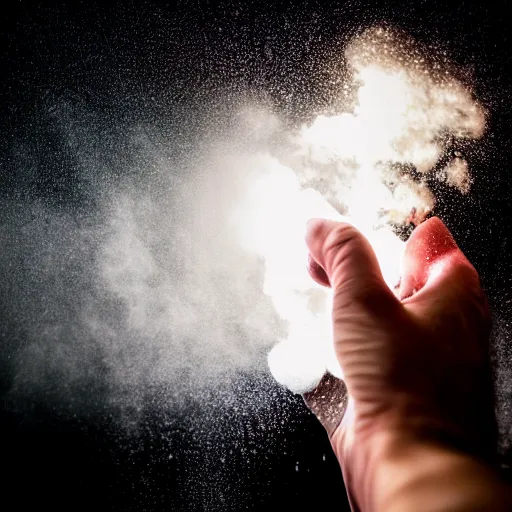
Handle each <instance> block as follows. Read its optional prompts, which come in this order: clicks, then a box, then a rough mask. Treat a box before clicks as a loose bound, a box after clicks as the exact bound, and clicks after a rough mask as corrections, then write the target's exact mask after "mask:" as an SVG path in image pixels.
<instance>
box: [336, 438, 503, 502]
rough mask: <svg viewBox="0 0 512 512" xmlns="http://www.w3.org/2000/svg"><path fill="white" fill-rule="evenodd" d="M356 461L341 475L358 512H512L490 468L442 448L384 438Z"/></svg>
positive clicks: (496, 475) (499, 481) (367, 449)
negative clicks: (508, 511)
mask: <svg viewBox="0 0 512 512" xmlns="http://www.w3.org/2000/svg"><path fill="white" fill-rule="evenodd" d="M361 448H362V447H361ZM357 449H358V447H355V450H357ZM365 450H366V453H364V451H365ZM360 455H362V456H361V457H358V458H356V459H355V460H354V461H353V462H354V464H353V465H352V468H351V471H350V472H349V471H346V470H345V469H344V475H345V479H346V483H347V489H348V492H349V495H350V497H351V501H352V502H353V503H354V504H357V506H359V507H360V510H361V511H362V512H370V511H371V512H410V511H413V512H423V511H425V512H427V511H428V512H448V511H449V512H459V511H461V512H462V511H464V512H466V511H493V512H501V511H507V510H512V501H511V496H510V491H509V489H508V488H507V487H506V486H505V484H504V483H502V482H501V480H500V478H499V476H498V474H497V473H496V472H495V471H494V469H493V468H491V467H490V466H488V465H487V464H485V463H482V462H480V461H478V460H477V459H475V458H473V457H471V456H469V455H466V454H463V453H459V452H456V451H454V450H450V449H449V448H447V447H444V446H442V445H435V444H426V443H416V442H415V443H410V442H404V441H403V440H400V439H397V440H390V439H389V438H386V436H382V437H381V438H379V439H378V440H376V441H374V442H373V443H372V445H371V450H370V447H365V448H363V449H362V450H361V452H360ZM342 465H343V460H342Z"/></svg>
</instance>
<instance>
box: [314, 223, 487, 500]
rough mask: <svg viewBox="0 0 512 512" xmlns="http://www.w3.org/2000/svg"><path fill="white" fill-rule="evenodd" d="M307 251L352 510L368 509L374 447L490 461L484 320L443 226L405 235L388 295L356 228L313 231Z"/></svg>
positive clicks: (477, 293) (471, 272)
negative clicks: (325, 313) (336, 375)
mask: <svg viewBox="0 0 512 512" xmlns="http://www.w3.org/2000/svg"><path fill="white" fill-rule="evenodd" d="M306 242H307V245H308V247H309V251H310V256H311V258H310V263H309V271H310V274H311V276H312V277H313V278H314V279H315V280H316V281H317V282H319V283H320V284H324V285H327V286H331V287H332V288H333V327H334V345H335V350H336V355H337V357H338V360H339V362H340V365H341V368H342V370H343V373H344V379H345V384H346V386H347V389H348V394H349V405H348V409H347V412H346V413H345V416H344V418H343V420H342V422H341V423H340V424H339V426H338V427H337V428H336V429H333V431H332V432H331V435H330V439H331V443H332V446H333V449H334V452H335V453H336V455H337V457H338V459H339V460H340V463H341V465H342V469H343V473H344V478H345V483H346V485H347V490H348V492H349V495H351V498H352V499H353V500H354V499H355V501H356V502H358V503H359V504H361V503H364V502H365V500H366V499H367V498H366V497H365V496H364V494H365V489H368V485H370V484H369V481H370V480H371V479H372V462H371V461H372V457H374V456H375V454H376V452H377V451H379V450H380V449H382V446H381V445H382V439H386V440H387V441H386V443H388V444H389V443H391V444H393V443H394V442H396V441H397V440H399V441H400V442H411V443H436V444H442V445H445V446H449V447H450V448H453V449H455V450H458V451H460V452H463V453H467V454H469V455H471V456H472V457H477V458H479V459H483V460H487V461H489V460H491V459H492V457H493V454H494V450H495V439H496V438H495V435H496V428H495V419H494V404H493V393H492V380H491V376H490V371H489V362H488V335H489V330H490V315H489V310H488V306H487V301H486V299H485V296H484V293H483V292H482V289H481V287H480V282H479V277H478V274H477V272H476V270H475V269H474V267H473V266H472V265H471V263H470V262H469V261H468V260H467V258H466V257H465V256H464V255H463V253H462V252H461V251H460V249H459V248H458V247H457V245H456V243H455V241H454V240H453V238H452V236H451V235H450V233H449V231H448V229H447V228H446V227H445V225H444V224H443V223H442V222H441V221H440V220H439V219H438V218H432V219H429V220H427V221H426V222H424V223H423V224H421V225H420V226H419V227H418V228H417V229H416V230H415V231H414V232H413V234H412V236H411V238H410V239H409V241H408V242H407V244H406V248H405V254H404V258H403V271H402V278H401V283H400V286H399V288H398V289H397V290H396V291H395V292H393V291H391V290H390V288H389V287H388V286H387V285H386V284H385V283H384V281H383V279H382V275H381V272H380V269H379V265H378V263H377V259H376V257H375V254H374V252H373V250H372V248H371V246H370V244H369V242H368V241H367V240H366V239H365V238H364V237H363V235H362V234H361V233H359V232H358V231H357V230H356V229H355V228H354V227H352V226H350V225H348V224H343V223H337V222H332V221H324V220H318V219H314V220H312V221H310V222H309V224H308V233H307V237H306Z"/></svg>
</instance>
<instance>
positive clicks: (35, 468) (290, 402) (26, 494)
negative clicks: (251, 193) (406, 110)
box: [0, 0, 512, 511]
mask: <svg viewBox="0 0 512 512" xmlns="http://www.w3.org/2000/svg"><path fill="white" fill-rule="evenodd" d="M507 4H508V2H505V1H503V2H484V3H479V5H472V4H471V3H470V2H433V1H417V2H405V1H404V2H383V1H372V2H363V1H342V0H340V1H338V2H326V3H323V2H308V1H303V2H265V1H257V2H256V1H255V2H249V1H240V2H217V1H203V0H197V1H195V2H176V3H156V2H119V3H111V2H85V1H84V2H47V3H44V2H25V1H21V2H10V3H7V6H8V7H7V6H6V7H4V12H3V13H2V15H1V16H2V19H1V24H2V30H1V39H0V41H1V42H0V45H1V46H0V48H1V64H0V66H1V67H0V70H1V71H0V73H1V75H0V77H1V78H0V87H1V89H0V94H1V96H0V97H1V102H0V108H1V110H0V126H1V129H0V133H1V138H0V198H1V200H2V201H9V202H13V201H14V202H16V201H43V202H49V203H51V204H52V205H57V206H59V207H61V208H63V209H68V210H72V211H76V212H78V213H77V215H80V212H83V211H85V210H87V209H88V208H93V207H94V201H95V198H94V197H93V196H91V195H90V194H89V195H88V192H87V189H84V188H81V187H80V179H81V178H80V176H79V174H78V171H76V166H74V163H73V154H72V151H68V150H67V149H66V148H65V147H64V143H63V142H62V140H61V136H60V134H59V132H58V130H56V129H55V127H54V126H53V125H52V117H51V116H47V115H46V116H42V115H41V112H43V111H44V112H46V113H48V111H50V112H51V109H52V106H53V105H56V104H58V103H59V101H60V100H62V98H64V99H66V100H69V101H71V102H75V103H76V102H78V103H79V104H83V105H86V106H88V107H90V108H93V109H95V110H96V111H100V112H101V113H102V116H103V117H102V118H101V119H102V120H101V123H102V124H103V126H104V130H103V132H102V133H110V132H109V126H114V127H119V126H121V127H122V126H130V125H133V124H137V123H145V124H151V125H153V126H157V127H158V132H159V133H160V134H161V139H162V140H164V139H166V138H172V140H173V147H174V148H177V149H175V151H177V152H179V151H186V150H187V147H188V146H187V145H188V144H189V143H190V142H189V141H190V140H191V133H194V132H195V131H197V130H201V129H202V128H201V126H200V124H201V123H200V122H196V121H195V120H197V119H199V118H201V116H202V113H203V112H205V111H207V110H208V109H213V108H221V107H220V106H221V105H223V106H225V105H226V104H227V105H229V103H230V101H231V99H232V101H233V102H234V101H235V99H236V97H237V96H238V95H240V94H251V95H253V96H254V97H259V96H260V95H261V96H262V97H263V96H264V97H265V100H266V101H267V102H270V103H271V104H272V105H273V106H274V108H275V109H276V111H277V112H279V114H280V115H281V116H283V118H284V119H285V120H286V122H287V123H289V125H290V126H296V125H298V124H299V123H302V122H306V121H307V120H308V119H311V118H312V117H313V116H314V115H317V114H318V113H320V112H326V111H329V109H330V108H331V106H332V105H333V103H334V102H335V97H336V89H335V87H333V85H332V83H331V84H329V83H327V80H326V74H325V72H324V71H323V68H322V65H321V63H322V62H324V61H325V60H327V59H330V58H332V57H333V55H336V53H337V52H341V49H342V47H343V44H344V42H345V41H347V40H348V39H349V38H350V37H351V36H353V35H354V34H356V33H358V32H359V31H361V30H362V29H363V28H365V27H370V26H372V25H374V24H378V23H381V24H382V23H385V24H389V25H390V26H393V27H397V28H400V29H403V30H405V31H406V32H408V33H409V34H410V35H412V36H413V37H414V38H415V39H417V40H418V41H420V42H422V43H425V44H426V45H429V46H432V47H433V48H434V49H433V51H436V52H446V55H447V56H448V58H449V59H451V60H452V61H453V62H454V63H455V64H456V65H457V66H459V67H460V68H462V69H464V70H466V71H467V72H470V73H471V74H472V76H473V82H474V90H475V93H476V95H477V97H478V98H479V99H480V101H481V102H482V103H483V104H484V105H485V107H486V108H487V109H488V110H489V112H490V120H489V127H488V130H487V135H486V136H485V138H484V141H483V143H482V144H480V145H479V147H478V150H477V151H476V150H475V151H474V153H472V154H469V155H468V159H469V161H470V164H471V167H472V169H473V174H474V177H475V184H474V191H473V193H472V195H471V196H470V197H469V198H461V197H459V196H457V195H455V194H451V193H449V191H446V190H440V191H439V194H440V197H441V198H442V200H441V201H440V203H439V205H438V209H437V213H438V214H439V215H440V216H441V217H442V218H443V220H444V221H445V222H446V223H447V224H448V226H449V227H450V229H452V230H453V232H454V234H455V237H456V239H457V241H458V242H459V244H460V245H461V246H462V248H463V250H464V251H465V252H466V254H467V255H468V256H469V258H470V259H471V261H472V262H473V263H474V264H475V266H476V267H477V269H478V270H479V271H480V274H481V277H482V280H483V283H484V286H485V288H486V290H487V292H488V295H489V298H490V302H491V305H492V307H493V311H494V314H495V332H494V334H493V355H494V361H495V363H496V383H497V397H498V401H497V406H498V407H497V410H498V417H499V421H500V432H501V441H500V453H501V454H502V455H503V466H504V468H505V469H506V466H507V465H508V462H509V461H510V456H511V455H512V453H510V450H511V448H510V439H509V433H510V426H511V417H510V416H511V409H510V405H509V404H510V399H511V393H512V380H511V378H512V376H511V375H510V372H509V370H508V367H509V363H510V359H511V355H510V350H509V348H508V338H509V336H510V331H511V329H512V324H510V325H511V326H509V323H510V322H512V313H511V311H510V307H509V301H510V300H512V296H511V295H512V294H511V292H510V284H511V279H510V277H509V276H510V269H511V268H512V267H511V262H512V259H511V255H512V246H511V243H512V242H511V240H510V238H509V232H510V229H511V227H512V224H511V221H512V218H511V216H510V213H509V206H510V202H511V200H512V199H511V198H512V182H511V178H510V171H509V169H510V160H511V151H510V147H511V144H510V142H511V141H510V136H511V130H510V125H511V122H512V117H511V107H510V105H511V102H510V98H511V97H512V95H511V93H512V88H511V80H510V76H511V72H512V61H511V58H510V53H509V51H508V44H509V41H508V34H509V24H508V21H507V19H508V18H507V12H508V9H509V8H510V6H507ZM108 143H109V144H115V143H116V139H115V137H114V136H112V139H109V141H108ZM155 143H157V142H155ZM27 146H28V147H31V148H33V147H37V148H38V150H37V151H36V154H37V155H38V159H39V160H38V162H37V165H36V166H33V168H32V171H30V172H28V171H27V170H26V168H27V160H26V154H25V152H24V149H23V148H24V147H27ZM34 169H35V170H34ZM112 169H113V171H112V174H111V175H109V178H108V179H109V180H110V181H109V182H114V183H115V180H116V177H117V176H118V175H122V174H123V172H125V171H124V169H123V162H112ZM8 222H9V219H8V218H7V216H5V215H2V217H0V224H2V226H3V229H2V232H1V234H2V236H1V238H0V251H3V252H4V253H5V254H7V252H9V257H5V258H3V259H2V261H3V262H4V265H5V264H6V263H5V262H8V263H9V265H12V267H9V268H6V267H4V268H3V269H2V271H1V272H2V274H0V275H1V276H2V282H3V285H2V288H1V296H0V300H1V301H2V302H1V307H2V311H3V312H4V313H2V315H3V317H4V320H3V321H2V326H1V327H0V334H1V336H2V337H1V338H0V340H1V343H2V348H1V350H0V356H1V361H0V370H1V372H2V375H1V377H0V383H1V388H0V389H1V393H2V404H3V406H2V412H1V427H0V428H1V429H2V436H1V440H0V460H1V464H2V466H3V468H4V475H5V474H7V476H4V477H2V479H1V480H0V482H1V485H2V497H3V498H4V506H3V508H4V509H5V510H11V509H14V508H16V509H20V508H22V507H23V504H24V503H27V502H30V501H32V500H33V501H34V502H36V503H37V504H38V506H43V505H49V506H50V507H51V509H53V510H61V509H62V510H64V509H68V508H78V509H81V508H86V507H91V506H94V507H95V508H96V509H98V510H103V509H105V510H163V509H169V510H212V511H214V510H265V509H268V508H269V507H273V506H275V503H276V502H277V500H281V501H282V503H283V504H284V506H286V508H287V509H295V510H307V509H309V508H312V507H314V508H315V509H320V508H322V507H326V506H330V505H333V506H337V507H338V509H339V508H340V507H343V506H345V507H346V504H345V498H344V495H343V494H344V493H343V489H342V487H341V486H342V483H341V475H340V472H339V469H338V467H337V463H336V461H335V460H334V458H333V456H332V454H331V453H330V451H329V445H328V442H327V440H326V438H325V434H324V432H323V431H322V429H321V428H320V426H319V425H318V424H317V422H316V420H315V419H314V418H313V417H312V416H311V415H310V414H309V413H308V412H307V411H306V410H305V407H304V406H303V404H302V402H301V400H300V398H298V397H294V396H291V395H290V394H289V393H287V392H285V391H284V390H282V389H281V388H279V387H278V386H277V385H276V384H274V383H273V381H272V379H271V378H270V377H269V376H268V375H265V374H262V375H256V376H255V375H252V374H251V375H243V374H241V375H239V378H238V379H237V380H236V381H235V382H233V383H232V386H233V389H234V390H235V392H234V397H235V398H234V399H233V402H232V403H231V404H228V405H226V404H223V405H222V406H221V409H220V412H219V414H217V415H215V421H214V422H210V420H203V421H202V423H201V428H200V429H199V430H194V429H190V428H189V426H190V418H191V417H193V416H194V415H200V412H198V411H196V410H195V409H194V407H197V406H196V405H193V403H191V405H190V406H189V407H188V408H187V407H185V408H183V409H182V412H181V414H182V418H181V420H180V419H179V418H178V420H176V419H175V421H173V422H172V424H171V426H168V425H169V424H168V423H166V421H165V417H166V412H165V411H162V410H161V407H160V405H159V406H156V405H155V406H153V405H152V403H148V404H147V406H146V407H145V409H144V411H143V412H142V415H141V419H140V421H139V424H138V426H137V427H136V428H135V429H131V430H129V431H127V430H125V429H122V428H120V427H118V426H117V424H116V423H115V421H113V420H112V419H111V418H110V416H109V414H108V411H107V412H103V413H102V412H101V411H94V413H93V414H88V415H77V413H76V411H75V410H73V409H72V408H71V409H70V408H59V407H58V406H55V405H51V406H49V405H48V403H53V402H51V401H48V400H47V399H46V397H45V394H44V392H43V393H42V394H40V395H34V396H29V397H28V398H27V397H25V398H24V399H23V400H21V399H19V400H18V401H16V400H15V401H13V399H12V395H11V394H10V390H11V387H12V379H13V372H14V370H13V367H12V364H11V361H12V357H13V355H14V354H15V353H16V351H17V350H19V347H21V346H23V343H24V338H23V336H24V335H23V322H26V321H30V320H27V319H26V318H24V319H23V322H22V321H21V320H20V319H19V318H18V317H17V316H16V314H15V313H13V312H15V311H16V310H17V308H19V307H22V306H19V304H17V303H15V302H13V301H12V290H11V289H10V288H9V286H18V287H22V288H23V287H24V286H26V287H27V290H28V288H29V287H30V283H25V282H24V281H22V280H18V281H15V285H10V284H9V283H10V282H11V281H9V279H8V274H9V273H11V272H15V270H13V269H15V268H19V267H20V266H23V265H24V261H23V246H20V250H19V251H13V250H11V249H12V247H13V246H16V244H17V243H18V242H17V238H16V236H15V235H14V234H13V232H12V230H9V229H7V228H6V226H7V224H8ZM8 249H9V250H8ZM17 266H18V267H17ZM6 283H7V284H6ZM49 286H50V287H51V284H50V285H49ZM34 321H35V320H34ZM154 393H155V394H158V393H164V394H165V390H154ZM253 395H257V396H258V397H259V400H258V406H257V407H256V406H253V405H251V404H250V403H249V401H248V400H246V398H247V397H248V396H253ZM207 402H208V400H206V401H203V404H204V403H207ZM211 404H212V407H213V406H214V404H216V400H215V397H212V398H211ZM235 405H236V406H237V407H238V409H237V408H235ZM240 410H245V415H241V414H240V412H234V411H240ZM268 418H272V421H271V422H267V419H268ZM271 425H280V428H271ZM199 431H200V432H201V433H200V434H198V432H199ZM220 445H222V446H225V445H227V446H232V447H233V450H232V453H231V454H230V456H229V458H228V460H227V461H224V460H223V461H221V456H220V455H219V454H218V453H219V451H218V449H217V448H216V446H220ZM171 446H172V449H171V448H170V447H171ZM221 465H224V466H228V467H227V468H225V469H223V470H220V469H219V467H220V466H221ZM9 499H11V500H13V501H11V504H10V505H9V504H8V503H9Z"/></svg>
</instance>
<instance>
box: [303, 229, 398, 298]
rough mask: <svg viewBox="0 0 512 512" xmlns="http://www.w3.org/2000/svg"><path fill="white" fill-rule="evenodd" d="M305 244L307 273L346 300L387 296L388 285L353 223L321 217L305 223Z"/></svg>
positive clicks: (389, 292)
mask: <svg viewBox="0 0 512 512" xmlns="http://www.w3.org/2000/svg"><path fill="white" fill-rule="evenodd" d="M306 244H307V246H308V248H309V252H310V258H309V264H308V267H309V272H310V274H311V276H312V277H313V279H315V281H317V282H318V283H320V284H324V285H330V286H331V287H332V288H333V289H335V290H336V291H337V292H342V291H343V292H344V293H346V294H347V295H346V299H347V300H348V301H349V302H353V301H355V302H358V299H363V300H364V299H367V298H368V297H373V296H374V294H375V292H377V294H378V295H379V296H385V295H386V294H387V295H389V297H390V300H396V299H395V297H394V295H393V293H392V292H391V290H390V289H389V288H388V286H387V285H386V283H385V282H384V279H383V277H382V273H381V270H380V267H379V263H378V261H377V257H376V256H375V253H374V251H373V249H372V247H371V245H370V243H369V242H368V240H367V239H366V238H365V237H364V236H363V234H362V233H360V232H359V231H358V230H357V229H356V228H355V227H354V226H352V225H350V224H347V223H344V222H335V221H330V220H324V219H311V220H309V221H308V223H307V230H306Z"/></svg>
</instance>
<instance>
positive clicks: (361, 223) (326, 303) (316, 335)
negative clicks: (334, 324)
mask: <svg viewBox="0 0 512 512" xmlns="http://www.w3.org/2000/svg"><path fill="white" fill-rule="evenodd" d="M346 59H347V62H348V68H349V76H347V82H346V83H347V87H348V88H349V89H354V90H355V91H356V94H355V98H353V99H352V101H351V102H350V101H348V102H347V111H346V112H342V113H340V114H336V115H331V116H320V117H318V118H317V119H316V120H314V121H313V123H312V124H311V125H310V126H306V127H304V128H303V129H302V130H301V131H300V133H299V134H297V135H295V136H294V137H293V143H294V151H293V152H292V158H290V157H289V156H288V159H287V162H286V164H285V163H283V162H282V160H280V159H278V158H275V157H271V156H270V155H267V156H266V157H264V156H262V157H261V161H260V162H258V163H256V166H257V168H258V172H257V174H258V177H255V178H254V182H250V186H249V187H248V191H247V197H245V198H244V199H243V200H242V201H241V203H240V211H239V212H238V213H237V219H238V220H239V223H240V227H241V239H242V242H243V244H244V246H246V247H248V248H249V249H251V250H253V251H255V252H256V253H258V254H260V255H261V256H262V257H263V258H264V260H265V282H264V292H265V293H266V294H267V295H269V296H270V297H271V298H272V300H273V303H274V306H275V308H276V311H277V312H278V314H279V315H280V316H281V317H282V318H283V319H285V320H287V322H288V336H287V337H286V338H285V339H283V340H282V341H281V342H280V344H279V345H277V346H276V347H275V348H274V349H273V350H272V352H271V353H270V355H269V364H270V368H271V370H272V373H273V375H274V376H275V378H276V379H277V380H278V381H279V382H281V383H282V384H285V385H286V386H287V387H289V388H290V389H291V390H292V391H295V392H305V391H308V390H311V389H312V388H313V387H315V386H316V384H318V382H319V380H320V379H321V377H322V375H323V374H324V372H325V371H326V370H328V371H329V372H331V373H332V374H334V375H336V376H338V377H340V378H342V377H343V375H342V373H341V369H340V368H339V365H338V363H337V360H336V357H335V355H334V353H333V350H332V339H331V334H330V329H331V327H330V320H329V316H330V293H329V291H326V290H325V289H322V288H321V287H320V286H318V285H316V284H314V283H312V281H311V279H310V278H309V276H308V275H307V273H306V269H305V262H306V258H307V252H306V248H305V246H304V241H303V238H304V236H303V233H304V225H305V221H306V220H307V219H308V218H311V217H327V218H332V219H336V218H338V219H341V216H340V213H343V214H345V215H346V216H347V220H348V221H349V222H351V223H353V224H355V225H356V226H357V227H358V228H359V229H361V231H362V232H363V233H365V234H366V236H367V237H368V238H369V240H370V242H371V243H372V245H373V246H374V248H375V250H376V254H377V257H378V259H379V262H380V265H381V268H382V271H383V275H384V278H385V280H386V282H387V283H388V284H389V285H390V286H391V287H393V286H395V285H396V284H397V283H398V280H399V276H400V258H401V253H402V248H403V244H402V242H401V241H400V239H399V238H398V237H397V236H396V235H395V234H394V232H393V231H392V229H391V226H395V228H396V227H404V226H406V225H407V224H410V223H419V222H421V220H422V219H424V218H425V216H426V215H428V214H429V213H430V212H431V211H432V210H433V208H434V204H435V198H434V194H433V193H432V192H431V190H430V189H429V186H428V179H431V180H436V179H437V180H441V181H444V182H446V183H448V184H449V185H451V186H453V187H456V188H458V189H459V191H460V192H461V193H467V192H468V191H469V188H470V184H471V178H470V176H469V174H468V173H469V170H468V165H467V162H466V161H465V160H464V158H463V157H462V156H460V155H459V153H458V152H455V148H456V143H457V141H459V140H461V139H466V140H471V139H478V138H479V137H481V136H482V134H483V131H484V128H485V113H484V111H483V109H482V108H481V107H480V106H479V105H478V103H477V102H476V100H475V99H474V98H473V96H472V94H471V91H470V90H468V89H467V88H466V87H464V86H463V85H462V83H461V82H459V81H458V80H457V79H455V77H454V76H452V74H450V72H449V70H448V69H447V68H444V69H443V68H438V67H436V66H433V65H432V64H430V65H429V63H428V62H427V57H426V56H424V55H422V53H421V51H420V50H418V49H416V48H415V46H414V43H413V42H412V41H408V40H407V39H406V38H405V37H403V36H402V37H398V36H396V35H394V34H393V33H392V32H390V31H388V30H383V29H376V30H372V31H369V32H367V33H365V34H363V35H362V36H361V37H360V38H358V39H356V40H354V41H353V42H352V43H351V44H350V45H349V47H348V48H347V51H346ZM430 66H432V67H430ZM450 151H451V152H452V153H454V152H455V153H454V154H453V156H452V157H449V154H450V153H449V152H450ZM294 158H295V162H294V160H293V159H294ZM439 163H441V165H438V164H439ZM260 168H261V169H264V172H263V173H262V172H261V171H260V170H259V169H260ZM320 191H321V192H322V194H321V193H320ZM244 213H245V215H244Z"/></svg>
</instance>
